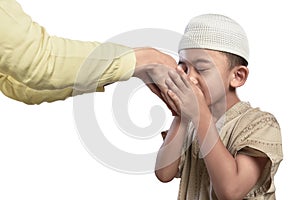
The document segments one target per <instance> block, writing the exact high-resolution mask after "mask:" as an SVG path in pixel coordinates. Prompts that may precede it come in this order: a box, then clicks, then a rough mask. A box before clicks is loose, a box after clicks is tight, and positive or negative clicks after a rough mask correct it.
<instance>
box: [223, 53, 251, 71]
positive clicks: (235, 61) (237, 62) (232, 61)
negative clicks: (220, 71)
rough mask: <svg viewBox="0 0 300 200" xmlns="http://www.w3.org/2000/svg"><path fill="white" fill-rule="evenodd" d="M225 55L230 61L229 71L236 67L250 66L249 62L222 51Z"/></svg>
mask: <svg viewBox="0 0 300 200" xmlns="http://www.w3.org/2000/svg"><path fill="white" fill-rule="evenodd" d="M220 52H221V53H222V54H223V55H225V56H226V58H227V61H228V66H229V69H232V68H234V67H235V66H241V65H242V66H246V67H247V66H248V62H247V61H246V60H245V59H244V58H242V57H241V56H238V55H235V54H232V53H228V52H224V51H220Z"/></svg>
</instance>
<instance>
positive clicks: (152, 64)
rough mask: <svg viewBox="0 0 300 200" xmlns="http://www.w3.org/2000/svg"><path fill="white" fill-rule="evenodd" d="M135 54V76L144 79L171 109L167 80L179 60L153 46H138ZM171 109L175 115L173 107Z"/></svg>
mask: <svg viewBox="0 0 300 200" xmlns="http://www.w3.org/2000/svg"><path fill="white" fill-rule="evenodd" d="M135 55H136V68H135V71H134V74H133V76H134V77H137V78H140V79H141V80H143V82H144V83H145V84H146V85H147V86H148V87H149V88H150V90H151V91H152V92H153V93H155V94H156V95H157V96H158V97H159V98H161V99H162V100H163V101H164V102H165V103H166V104H167V106H168V107H169V108H170V109H171V107H170V106H169V105H168V103H167V98H166V96H167V91H168V88H167V86H166V83H165V80H166V78H167V77H168V72H169V71H170V70H171V71H174V72H175V69H176V67H177V62H176V61H175V59H174V58H172V57H171V56H169V55H167V54H164V53H162V52H160V51H158V50H156V49H153V48H137V49H135ZM171 111H172V113H173V115H175V112H174V111H173V110H172V109H171Z"/></svg>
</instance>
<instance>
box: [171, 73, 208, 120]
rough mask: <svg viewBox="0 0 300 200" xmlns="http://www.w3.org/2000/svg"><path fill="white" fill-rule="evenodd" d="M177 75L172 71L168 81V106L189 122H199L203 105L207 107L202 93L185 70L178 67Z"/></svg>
mask: <svg viewBox="0 0 300 200" xmlns="http://www.w3.org/2000/svg"><path fill="white" fill-rule="evenodd" d="M176 70H177V73H176V72H173V71H170V72H169V78H167V79H166V85H167V86H168V89H169V90H168V93H167V94H168V104H169V105H170V106H171V107H172V109H173V110H175V111H176V112H177V114H178V115H180V116H181V117H183V118H187V120H192V121H198V120H199V116H200V107H201V105H204V104H205V105H206V103H205V99H204V96H203V93H202V91H201V90H200V88H199V87H198V86H197V85H196V84H197V82H195V81H193V79H192V80H191V79H190V78H189V77H188V76H187V75H186V74H185V73H184V72H183V70H182V69H181V68H180V67H178V68H177V69H176Z"/></svg>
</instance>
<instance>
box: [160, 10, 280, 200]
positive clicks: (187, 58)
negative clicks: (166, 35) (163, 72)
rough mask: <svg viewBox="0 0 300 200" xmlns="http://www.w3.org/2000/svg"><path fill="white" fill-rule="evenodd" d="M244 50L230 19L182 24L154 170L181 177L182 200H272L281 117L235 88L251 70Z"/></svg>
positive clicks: (167, 178) (164, 176)
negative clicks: (170, 116) (166, 125)
mask: <svg viewBox="0 0 300 200" xmlns="http://www.w3.org/2000/svg"><path fill="white" fill-rule="evenodd" d="M248 52H249V50H248V42H247V37H246V34H245V32H244V30H243V29H242V27H240V25H239V24H237V23H236V22H235V21H233V20H232V19H230V18H228V17H225V16H222V15H214V14H208V15H201V16H198V17H195V18H193V19H192V20H191V21H190V23H189V24H188V25H187V27H186V29H185V33H184V36H183V38H182V40H181V42H180V44H179V56H180V61H179V67H178V68H177V73H176V72H169V77H168V78H167V79H166V84H167V86H168V89H169V90H168V96H165V97H164V98H165V100H166V101H167V103H168V105H169V106H170V107H171V108H172V109H173V110H174V111H176V113H177V116H175V118H174V121H173V123H172V125H171V127H170V129H169V131H168V132H167V135H166V137H165V139H164V143H163V144H162V147H161V148H160V150H159V152H158V155H157V161H156V170H155V173H156V176H157V178H158V179H159V180H160V181H162V182H169V181H171V180H172V179H173V178H174V177H180V178H181V182H180V189H179V194H178V199H180V200H188V199H191V200H195V199H197V200H198V199H201V200H207V199H230V200H234V199H275V187H274V175H275V173H276V171H277V169H278V166H279V163H280V162H281V160H282V158H283V155H282V146H281V133H280V128H279V125H278V122H277V121H276V119H275V117H274V116H273V115H272V114H270V113H267V112H263V111H261V110H259V109H258V108H252V107H251V106H250V105H249V103H246V102H242V101H240V99H239V98H238V96H237V93H236V88H238V87H240V86H242V85H243V84H244V83H245V81H246V79H247V76H248V73H249V71H248V68H247V65H248V54H249V53H248Z"/></svg>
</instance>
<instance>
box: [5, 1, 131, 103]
mask: <svg viewBox="0 0 300 200" xmlns="http://www.w3.org/2000/svg"><path fill="white" fill-rule="evenodd" d="M135 62H136V60H135V54H134V52H133V50H132V49H131V48H128V47H125V46H121V45H117V44H111V43H104V44H100V43H98V42H83V41H75V40H69V39H65V38H59V37H55V36H50V35H48V34H47V32H46V30H45V29H44V28H43V27H42V26H40V25H38V24H37V23H35V22H33V21H32V19H31V18H30V17H29V16H28V15H26V14H25V13H24V12H23V10H22V8H21V6H20V5H19V4H18V3H17V2H16V1H15V0H1V1H0V90H1V91H2V92H3V93H4V94H5V95H6V96H9V97H11V98H14V99H16V100H19V101H23V102H25V103H28V104H35V103H41V102H43V101H55V100H61V99H65V98H67V97H69V96H72V95H74V94H77V93H74V92H73V90H74V88H77V89H78V91H79V92H78V93H85V92H91V91H93V90H95V91H96V90H97V91H103V86H105V85H106V84H109V83H113V82H116V81H119V80H127V79H129V78H130V77H131V76H132V74H133V71H134V67H135ZM45 94H47V95H46V97H45ZM39 95H44V97H39Z"/></svg>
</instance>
